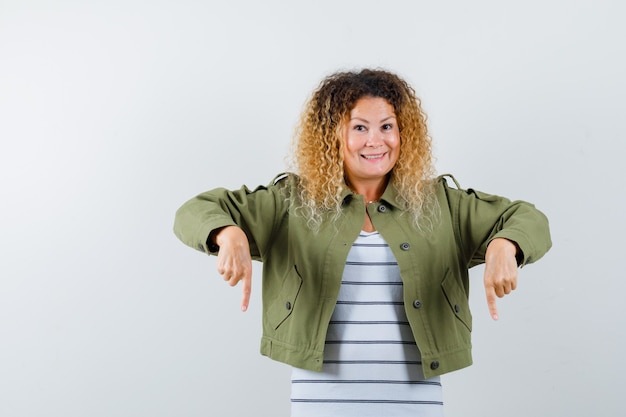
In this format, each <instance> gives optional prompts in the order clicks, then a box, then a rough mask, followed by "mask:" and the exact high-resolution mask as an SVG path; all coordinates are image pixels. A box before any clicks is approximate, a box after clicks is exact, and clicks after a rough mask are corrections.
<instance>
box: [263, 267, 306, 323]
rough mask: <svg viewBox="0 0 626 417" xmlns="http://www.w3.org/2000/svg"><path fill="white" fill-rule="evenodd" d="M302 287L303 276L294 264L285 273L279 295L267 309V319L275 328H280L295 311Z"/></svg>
mask: <svg viewBox="0 0 626 417" xmlns="http://www.w3.org/2000/svg"><path fill="white" fill-rule="evenodd" d="M300 288H302V277H301V276H300V273H298V269H297V268H296V266H295V265H294V266H293V268H292V269H291V270H290V271H289V273H288V274H286V275H285V279H284V280H283V282H282V285H281V289H280V292H279V293H278V296H277V297H276V298H275V299H274V301H273V302H272V304H271V305H270V306H269V307H268V309H267V319H268V321H269V323H270V325H271V326H272V327H273V328H274V330H276V329H278V328H279V327H280V326H281V324H283V323H284V322H285V320H287V318H288V317H289V316H290V315H291V313H292V312H293V310H294V308H295V307H296V302H297V300H298V294H299V293H300Z"/></svg>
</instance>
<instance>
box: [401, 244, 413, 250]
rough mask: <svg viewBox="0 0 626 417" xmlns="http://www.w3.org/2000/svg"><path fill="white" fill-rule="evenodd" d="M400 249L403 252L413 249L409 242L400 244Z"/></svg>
mask: <svg viewBox="0 0 626 417" xmlns="http://www.w3.org/2000/svg"><path fill="white" fill-rule="evenodd" d="M400 249H402V250H409V249H411V245H410V244H409V243H408V242H404V243H401V244H400Z"/></svg>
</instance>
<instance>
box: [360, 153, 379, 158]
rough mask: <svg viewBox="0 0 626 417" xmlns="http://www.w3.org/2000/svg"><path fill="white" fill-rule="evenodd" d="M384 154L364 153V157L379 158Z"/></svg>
mask: <svg viewBox="0 0 626 417" xmlns="http://www.w3.org/2000/svg"><path fill="white" fill-rule="evenodd" d="M381 156H382V154H378V155H363V158H365V159H378V158H380V157H381Z"/></svg>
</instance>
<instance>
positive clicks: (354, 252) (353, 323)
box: [291, 232, 443, 417]
mask: <svg viewBox="0 0 626 417" xmlns="http://www.w3.org/2000/svg"><path fill="white" fill-rule="evenodd" d="M291 416H292V417H313V416H314V417H325V416H333V417H349V416H358V417H367V416H426V417H441V416H443V401H442V390H441V382H440V379H439V377H434V378H430V379H425V378H424V375H423V373H422V370H421V357H420V353H419V350H418V348H417V345H416V343H415V339H414V338H413V335H412V333H411V328H410V326H409V322H408V320H407V317H406V313H405V311H404V302H403V293H402V280H401V278H400V271H399V269H398V265H397V262H396V260H395V258H394V256H393V253H392V252H391V249H389V246H388V245H387V243H386V242H385V241H384V239H383V238H382V236H381V235H380V234H379V233H378V232H371V233H368V232H361V234H360V235H359V237H358V238H357V240H356V241H355V242H354V244H353V245H352V248H351V250H350V252H349V254H348V259H347V260H346V266H345V269H344V273H343V278H342V283H341V289H340V291H339V297H338V300H337V305H336V307H335V311H334V313H333V316H332V318H331V321H330V324H329V328H328V333H327V335H326V347H325V352H324V365H323V369H322V372H314V371H308V370H304V369H298V368H293V371H292V377H291Z"/></svg>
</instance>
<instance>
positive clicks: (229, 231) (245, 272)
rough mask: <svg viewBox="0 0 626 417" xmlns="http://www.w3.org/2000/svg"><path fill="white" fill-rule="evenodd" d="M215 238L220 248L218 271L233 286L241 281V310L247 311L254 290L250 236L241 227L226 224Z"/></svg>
mask: <svg viewBox="0 0 626 417" xmlns="http://www.w3.org/2000/svg"><path fill="white" fill-rule="evenodd" d="M213 239H214V241H215V243H216V244H217V245H218V246H219V248H220V249H219V252H218V254H217V272H218V273H219V274H220V275H222V277H223V278H224V281H227V282H228V284H229V285H230V286H231V287H234V286H235V285H237V284H238V283H239V281H241V284H242V298H241V311H246V310H247V309H248V304H249V302H250V293H251V292H252V258H251V256H250V245H249V243H248V238H247V237H246V234H245V233H244V231H243V230H241V229H240V228H239V227H237V226H226V227H224V228H222V229H220V230H218V231H217V232H216V233H215V236H214V238H213Z"/></svg>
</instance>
